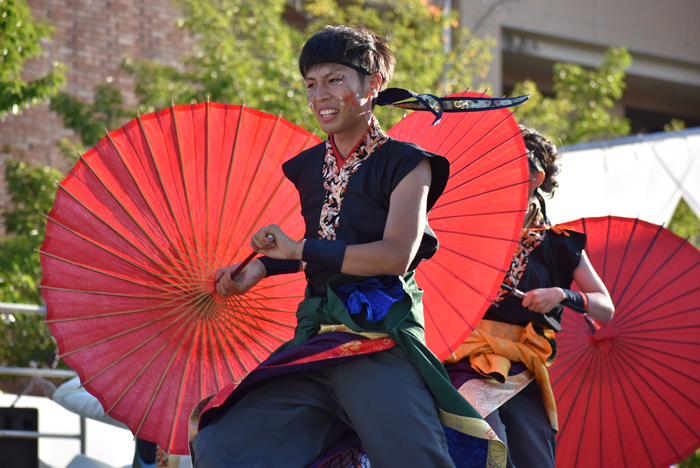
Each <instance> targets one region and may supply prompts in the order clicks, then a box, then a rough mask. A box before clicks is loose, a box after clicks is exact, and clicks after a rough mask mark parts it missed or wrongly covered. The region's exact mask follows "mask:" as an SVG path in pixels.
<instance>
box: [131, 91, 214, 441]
mask: <svg viewBox="0 0 700 468" xmlns="http://www.w3.org/2000/svg"><path fill="white" fill-rule="evenodd" d="M208 104H209V103H208V102H207V110H208V107H209V106H208ZM193 348H194V340H192V346H191V347H190V351H189V353H188V355H187V360H186V361H185V366H184V369H183V371H182V378H181V380H180V390H179V391H178V394H177V399H176V400H175V414H173V422H172V426H173V427H172V429H171V430H170V440H169V441H168V453H170V452H171V451H172V449H173V441H174V440H175V431H176V429H177V423H178V419H179V418H178V415H179V414H180V411H181V409H182V395H183V393H184V391H185V386H186V385H185V382H186V378H187V370H188V369H189V365H190V362H191V359H192V352H193V350H194V349H193ZM174 356H175V353H173V357H174ZM163 377H165V376H163ZM200 394H201V389H200ZM200 400H201V398H200ZM144 420H145V416H144ZM141 424H143V421H142V422H141Z"/></svg>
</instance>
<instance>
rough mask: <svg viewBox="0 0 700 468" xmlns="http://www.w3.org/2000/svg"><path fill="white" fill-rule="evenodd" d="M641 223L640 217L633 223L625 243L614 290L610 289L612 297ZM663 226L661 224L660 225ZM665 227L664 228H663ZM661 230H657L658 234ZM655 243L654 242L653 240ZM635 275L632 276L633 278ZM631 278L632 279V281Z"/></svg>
mask: <svg viewBox="0 0 700 468" xmlns="http://www.w3.org/2000/svg"><path fill="white" fill-rule="evenodd" d="M638 224H639V218H637V219H635V220H634V223H633V224H632V232H631V233H630V235H629V237H628V238H627V243H626V244H625V251H624V252H623V253H622V260H621V261H620V267H619V268H618V269H617V274H616V275H615V281H614V282H613V287H612V290H611V291H610V297H616V296H615V291H616V290H617V282H618V281H619V280H620V275H621V274H622V269H623V267H624V266H625V262H626V261H627V253H628V252H629V249H630V245H631V244H632V238H633V237H634V233H635V232H636V231H637V225H638ZM659 227H660V228H661V226H659ZM662 229H663V228H662ZM659 232H660V231H657V232H656V234H657V235H658V234H659ZM652 244H653V242H652ZM633 278H634V276H633V277H632V279H633ZM632 279H630V281H632Z"/></svg>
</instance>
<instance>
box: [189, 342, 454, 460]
mask: <svg viewBox="0 0 700 468" xmlns="http://www.w3.org/2000/svg"><path fill="white" fill-rule="evenodd" d="M351 431H355V432H356V433H357V435H358V436H359V437H360V439H361V441H362V445H363V447H364V450H365V452H366V453H367V455H368V457H369V460H370V462H371V463H372V467H373V468H375V467H376V468H394V467H396V468H399V467H400V468H406V467H430V468H443V467H444V468H454V464H453V462H452V460H451V458H450V456H449V453H448V451H447V441H446V440H445V433H444V431H443V429H442V426H441V424H440V421H439V419H438V413H437V409H436V407H435V403H434V401H433V399H432V396H431V395H430V392H429V391H428V388H427V386H426V384H425V381H424V380H423V378H422V377H421V375H420V374H419V373H418V370H417V369H416V368H415V366H414V365H413V363H412V362H411V361H410V360H409V359H408V357H407V356H406V353H404V351H403V350H402V349H401V348H400V347H398V346H395V347H393V348H391V349H389V350H386V351H381V352H378V353H374V354H369V355H367V356H364V357H363V358H361V359H356V360H353V361H349V362H346V363H344V364H339V365H336V366H330V367H326V368H323V369H318V370H315V371H311V372H300V373H293V374H288V375H284V376H281V377H277V378H274V379H270V381H269V382H267V383H265V384H264V385H262V386H261V387H259V388H256V389H254V390H253V391H252V392H251V393H249V394H248V395H246V396H245V397H243V398H242V399H241V401H239V402H238V403H237V404H236V405H235V406H234V407H233V408H231V410H229V411H228V412H227V413H225V414H224V415H222V416H220V417H219V418H218V419H217V420H214V421H213V422H212V423H211V424H209V425H208V426H207V427H205V428H204V429H202V430H201V431H200V432H199V433H198V434H197V436H196V437H195V439H194V441H193V444H192V452H193V453H192V457H193V463H194V467H195V468H224V467H225V468H231V467H236V468H253V467H255V468H277V467H280V468H303V467H304V466H306V465H307V464H309V463H311V462H312V461H313V460H314V459H316V457H318V456H319V455H320V454H321V453H322V452H323V451H325V450H326V449H328V448H329V447H330V446H331V445H333V444H334V443H336V442H337V441H339V440H340V439H341V438H343V437H345V436H347V435H348V434H351Z"/></svg>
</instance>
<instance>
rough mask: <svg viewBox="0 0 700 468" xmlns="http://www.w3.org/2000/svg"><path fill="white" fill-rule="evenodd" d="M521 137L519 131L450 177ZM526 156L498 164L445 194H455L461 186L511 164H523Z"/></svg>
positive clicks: (451, 188) (520, 155)
mask: <svg viewBox="0 0 700 468" xmlns="http://www.w3.org/2000/svg"><path fill="white" fill-rule="evenodd" d="M519 135H520V132H519V131H518V132H517V133H515V134H513V135H511V136H509V137H507V138H506V139H505V140H503V141H501V142H500V143H498V144H496V145H495V146H493V147H491V148H488V149H487V150H486V151H485V152H484V153H482V154H480V155H479V156H477V157H476V158H474V159H473V160H472V161H471V162H469V164H467V165H466V166H464V167H460V168H459V169H458V170H457V172H455V173H454V174H450V177H455V176H457V175H458V174H461V173H462V172H463V171H466V170H468V169H469V168H470V167H471V165H472V164H474V163H476V162H478V161H480V160H481V159H483V158H485V157H486V156H487V155H488V154H489V153H492V152H493V151H496V150H497V149H498V148H500V147H501V146H503V145H505V144H507V143H509V142H510V141H511V140H512V139H514V138H515V137H517V136H519ZM526 156H527V153H522V154H518V155H517V156H516V157H514V158H513V159H509V160H507V161H503V162H501V163H500V164H498V165H497V166H495V167H492V168H490V169H489V170H488V171H486V172H481V173H479V174H478V175H476V176H474V177H472V178H471V179H469V180H467V181H465V182H462V183H461V184H459V185H456V186H454V187H450V188H449V189H448V190H446V191H445V193H450V192H453V191H455V190H457V189H458V188H459V187H461V186H463V185H465V184H467V183H469V182H473V181H474V180H476V179H478V178H480V177H484V176H485V175H487V174H489V173H491V172H493V171H495V170H498V169H501V168H503V167H505V166H507V165H508V164H511V163H514V162H521V161H522V160H523V158H525V157H526Z"/></svg>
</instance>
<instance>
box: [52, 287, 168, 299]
mask: <svg viewBox="0 0 700 468" xmlns="http://www.w3.org/2000/svg"><path fill="white" fill-rule="evenodd" d="M39 288H40V289H50V290H52V291H63V292H74V293H80V294H95V295H98V296H114V297H131V298H135V299H165V298H168V297H170V296H173V295H174V294H180V292H178V291H173V292H170V293H164V294H153V295H144V294H126V293H111V292H106V291H86V290H84V289H71V288H57V287H55V286H44V285H41V286H39Z"/></svg>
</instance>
